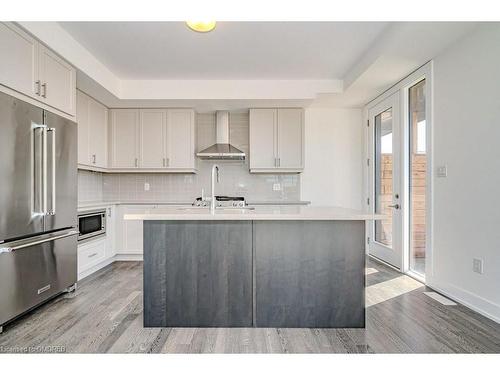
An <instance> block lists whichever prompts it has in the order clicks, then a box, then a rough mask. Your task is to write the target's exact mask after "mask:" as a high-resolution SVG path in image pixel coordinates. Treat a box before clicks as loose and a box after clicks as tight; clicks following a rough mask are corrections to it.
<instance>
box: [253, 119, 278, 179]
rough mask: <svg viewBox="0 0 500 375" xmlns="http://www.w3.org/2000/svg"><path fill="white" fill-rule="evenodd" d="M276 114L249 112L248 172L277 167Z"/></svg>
mask: <svg viewBox="0 0 500 375" xmlns="http://www.w3.org/2000/svg"><path fill="white" fill-rule="evenodd" d="M276 132H277V112H276V110H275V109H251V110H250V139H249V144H250V155H249V159H250V170H253V169H267V168H275V167H277V150H276V149H277V144H276V140H277V136H276Z"/></svg>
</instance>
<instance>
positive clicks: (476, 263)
mask: <svg viewBox="0 0 500 375" xmlns="http://www.w3.org/2000/svg"><path fill="white" fill-rule="evenodd" d="M472 271H474V272H475V273H479V274H481V275H482V274H483V260H482V259H477V258H474V259H472Z"/></svg>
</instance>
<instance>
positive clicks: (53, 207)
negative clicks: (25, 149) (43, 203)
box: [47, 128, 56, 215]
mask: <svg viewBox="0 0 500 375" xmlns="http://www.w3.org/2000/svg"><path fill="white" fill-rule="evenodd" d="M47 132H50V133H51V135H52V158H51V159H52V176H51V177H52V197H51V202H50V211H49V212H48V214H49V215H55V214H56V128H47Z"/></svg>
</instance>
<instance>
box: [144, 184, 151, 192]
mask: <svg viewBox="0 0 500 375" xmlns="http://www.w3.org/2000/svg"><path fill="white" fill-rule="evenodd" d="M149 188H150V186H149V182H145V183H144V191H149Z"/></svg>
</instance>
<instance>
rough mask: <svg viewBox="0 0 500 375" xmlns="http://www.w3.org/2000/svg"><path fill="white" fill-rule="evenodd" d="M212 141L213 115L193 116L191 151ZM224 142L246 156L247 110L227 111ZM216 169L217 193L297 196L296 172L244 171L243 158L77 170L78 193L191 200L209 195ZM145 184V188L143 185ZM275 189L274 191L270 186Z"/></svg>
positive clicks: (84, 197)
mask: <svg viewBox="0 0 500 375" xmlns="http://www.w3.org/2000/svg"><path fill="white" fill-rule="evenodd" d="M214 142H215V114H214V113H208V114H198V115H197V151H199V150H202V149H204V148H206V147H208V146H210V145H212V144H213V143H214ZM230 142H231V144H233V145H234V146H235V147H238V148H239V149H241V150H242V151H244V152H245V153H247V154H248V150H249V147H248V113H231V114H230ZM214 163H216V164H218V165H219V167H220V182H219V183H218V184H216V194H217V195H237V196H244V197H245V198H246V199H247V200H248V201H297V200H300V175H299V174H276V175H275V174H253V173H252V174H250V173H249V170H248V161H247V160H246V161H207V160H199V161H198V173H197V174H174V173H104V174H103V173H97V172H87V171H79V173H78V197H79V201H80V202H88V201H99V200H105V201H130V202H142V201H144V202H158V201H169V202H191V201H193V200H194V199H195V198H196V197H199V196H200V195H201V189H202V188H203V189H204V190H205V195H209V194H210V173H211V169H212V165H213V164H214ZM145 183H148V184H149V191H145V190H144V184H145ZM274 184H280V187H281V190H278V191H274V190H273V185H274Z"/></svg>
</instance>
